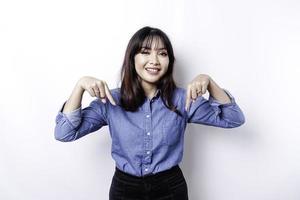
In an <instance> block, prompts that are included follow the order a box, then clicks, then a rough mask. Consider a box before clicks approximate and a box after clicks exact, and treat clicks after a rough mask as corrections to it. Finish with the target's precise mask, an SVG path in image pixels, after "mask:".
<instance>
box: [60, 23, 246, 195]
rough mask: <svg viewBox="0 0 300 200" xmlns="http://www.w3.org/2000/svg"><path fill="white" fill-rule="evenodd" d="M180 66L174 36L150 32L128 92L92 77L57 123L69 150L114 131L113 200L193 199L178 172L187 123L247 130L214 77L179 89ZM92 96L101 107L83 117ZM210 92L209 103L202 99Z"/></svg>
mask: <svg viewBox="0 0 300 200" xmlns="http://www.w3.org/2000/svg"><path fill="white" fill-rule="evenodd" d="M174 61H175V57H174V54H173V48H172V45H171V42H170V40H169V38H168V37H167V35H166V34H165V33H164V32H162V31H161V30H159V29H157V28H152V27H144V28H142V29H140V30H138V31H137V32H136V33H135V34H134V35H133V36H132V38H131V39H130V41H129V44H128V46H127V49H126V53H125V58H124V62H123V66H122V70H121V87H120V88H115V89H112V90H110V89H109V88H108V86H107V84H106V82H105V81H103V80H99V79H97V78H94V77H90V76H84V77H82V78H80V80H79V81H78V82H77V84H76V86H75V88H74V90H73V92H72V94H71V96H70V98H69V99H68V100H67V101H66V102H65V103H64V104H63V106H62V108H61V109H60V111H59V113H58V115H57V117H56V127H55V138H56V139H57V140H59V141H62V142H69V141H74V140H77V139H79V138H81V137H83V136H85V135H87V134H89V133H92V132H94V131H96V130H99V129H100V128H101V127H102V126H105V125H108V126H109V131H110V135H111V138H112V152H111V155H112V157H113V159H114V160H115V163H116V167H115V173H114V176H113V178H112V182H111V187H110V191H109V199H110V200H117V199H127V200H129V199H131V200H133V199H138V200H142V199H151V200H152V199H153V200H154V199H161V200H162V199H165V200H167V199H170V200H171V199H172V200H186V199H188V189H187V184H186V181H185V178H184V176H183V174H182V171H181V169H180V167H179V166H178V164H179V163H180V162H181V160H182V155H183V144H184V142H183V140H184V131H185V128H186V125H187V123H198V124H205V125H210V126H217V127H223V128H234V127H238V126H240V125H242V124H243V123H244V122H245V119H244V115H243V113H242V111H241V109H240V108H239V106H238V105H237V104H236V102H235V100H234V97H233V96H232V95H231V94H230V93H229V92H228V91H227V90H224V89H222V88H220V87H219V86H218V85H217V84H216V83H215V82H214V81H213V80H212V78H211V77H210V76H208V75H205V74H200V75H198V76H197V77H196V78H195V79H194V80H193V81H192V82H190V83H189V84H188V86H187V89H183V88H179V87H177V86H176V84H175V82H174V80H173V77H172V73H173V66H174ZM84 91H87V92H88V93H89V94H90V95H91V96H92V97H97V99H95V100H93V101H92V102H91V103H90V105H89V106H88V107H86V108H84V109H81V100H82V95H83V93H84ZM206 91H208V92H209V94H210V96H209V100H207V99H205V98H204V97H202V95H203V94H205V93H206ZM100 100H101V101H100ZM107 100H108V101H107Z"/></svg>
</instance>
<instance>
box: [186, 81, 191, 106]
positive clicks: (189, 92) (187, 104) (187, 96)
mask: <svg viewBox="0 0 300 200" xmlns="http://www.w3.org/2000/svg"><path fill="white" fill-rule="evenodd" d="M190 104H191V90H190V86H188V88H187V90H186V99H185V110H186V111H188V110H189V108H190Z"/></svg>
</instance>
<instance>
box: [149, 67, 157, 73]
mask: <svg viewBox="0 0 300 200" xmlns="http://www.w3.org/2000/svg"><path fill="white" fill-rule="evenodd" d="M146 70H148V71H152V72H157V71H158V69H151V68H147V69H146Z"/></svg>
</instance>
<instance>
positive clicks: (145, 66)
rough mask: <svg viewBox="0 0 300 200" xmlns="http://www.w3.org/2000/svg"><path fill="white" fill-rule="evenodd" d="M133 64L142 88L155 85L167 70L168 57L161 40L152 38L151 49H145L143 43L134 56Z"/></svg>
mask: <svg viewBox="0 0 300 200" xmlns="http://www.w3.org/2000/svg"><path fill="white" fill-rule="evenodd" d="M134 62H135V70H136V72H137V74H138V76H139V78H140V81H141V84H142V86H146V85H149V84H150V85H156V83H157V82H158V80H159V79H160V78H161V77H162V76H163V75H164V74H165V73H166V72H167V70H168V66H169V56H168V52H167V49H165V48H164V45H163V43H162V41H161V39H158V38H153V42H152V45H151V49H147V48H146V44H145V42H144V45H143V46H142V49H141V51H140V52H139V53H137V54H136V55H135V57H134Z"/></svg>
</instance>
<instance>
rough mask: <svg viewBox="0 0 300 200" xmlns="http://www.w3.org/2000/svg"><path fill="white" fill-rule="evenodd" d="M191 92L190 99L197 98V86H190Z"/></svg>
mask: <svg viewBox="0 0 300 200" xmlns="http://www.w3.org/2000/svg"><path fill="white" fill-rule="evenodd" d="M191 92H192V99H193V100H195V99H197V88H196V87H192V88H191Z"/></svg>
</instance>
